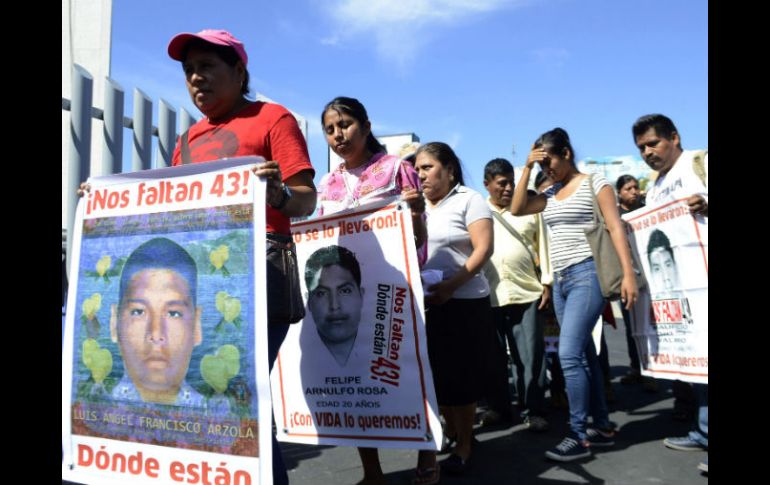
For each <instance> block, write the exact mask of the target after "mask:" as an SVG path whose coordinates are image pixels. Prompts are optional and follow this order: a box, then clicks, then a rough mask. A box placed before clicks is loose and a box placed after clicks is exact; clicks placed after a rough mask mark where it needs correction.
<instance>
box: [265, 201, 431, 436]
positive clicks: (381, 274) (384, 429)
mask: <svg viewBox="0 0 770 485" xmlns="http://www.w3.org/2000/svg"><path fill="white" fill-rule="evenodd" d="M410 214H411V213H410V210H409V208H408V205H407V204H406V203H388V202H387V201H386V202H381V203H377V204H373V205H368V206H362V207H359V208H357V209H356V210H352V211H346V212H344V213H337V214H333V215H328V216H325V217H321V218H317V219H313V220H309V221H306V222H301V223H297V224H294V225H293V226H292V232H293V236H294V241H295V243H296V244H297V258H298V261H299V270H300V280H301V283H300V284H301V286H302V293H303V296H304V298H305V302H306V315H305V318H304V319H303V320H302V322H300V323H299V324H296V325H292V326H291V329H290V330H289V334H288V335H287V337H286V340H285V341H284V344H283V346H282V347H281V351H280V353H279V355H278V359H277V361H276V364H275V366H274V368H273V373H272V376H271V379H272V381H271V384H272V389H273V398H274V402H273V407H274V412H275V421H276V425H277V428H278V439H279V440H280V441H289V442H296V443H311V444H331V445H347V446H366V447H378V448H385V447H389V448H413V449H438V447H439V444H440V443H441V440H442V432H441V425H440V423H439V420H438V412H437V411H438V407H437V406H436V397H435V392H434V389H433V378H432V374H431V371H430V364H429V361H428V354H427V347H426V337H425V322H424V304H423V289H422V284H421V281H420V273H419V267H418V263H417V255H416V251H415V248H414V238H413V233H412V221H411V215H410Z"/></svg>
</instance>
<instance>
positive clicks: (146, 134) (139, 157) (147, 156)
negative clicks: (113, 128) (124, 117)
mask: <svg viewBox="0 0 770 485" xmlns="http://www.w3.org/2000/svg"><path fill="white" fill-rule="evenodd" d="M133 124H134V149H133V157H132V159H131V171H132V172H138V171H139V170H147V169H149V168H151V163H152V99H150V97H149V96H147V95H146V94H144V93H143V92H142V91H141V90H140V89H139V88H134V123H133Z"/></svg>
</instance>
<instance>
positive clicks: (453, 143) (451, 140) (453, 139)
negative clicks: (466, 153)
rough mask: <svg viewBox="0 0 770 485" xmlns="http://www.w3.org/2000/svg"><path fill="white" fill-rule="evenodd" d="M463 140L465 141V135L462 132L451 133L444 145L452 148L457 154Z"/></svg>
mask: <svg viewBox="0 0 770 485" xmlns="http://www.w3.org/2000/svg"><path fill="white" fill-rule="evenodd" d="M462 139H463V135H462V134H461V133H460V132H457V131H455V132H453V133H450V134H449V136H447V138H446V141H445V142H444V143H446V144H447V145H449V146H450V147H452V150H454V151H455V152H456V151H457V147H459V146H460V141H462Z"/></svg>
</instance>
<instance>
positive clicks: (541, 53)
mask: <svg viewBox="0 0 770 485" xmlns="http://www.w3.org/2000/svg"><path fill="white" fill-rule="evenodd" d="M532 56H533V57H534V58H535V61H536V62H537V63H538V64H542V65H544V66H547V67H551V68H559V67H562V66H564V64H565V63H566V62H567V59H569V52H568V51H567V49H563V48H553V47H544V48H542V49H535V50H534V51H533V52H532Z"/></svg>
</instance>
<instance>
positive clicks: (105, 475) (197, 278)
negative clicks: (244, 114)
mask: <svg viewBox="0 0 770 485" xmlns="http://www.w3.org/2000/svg"><path fill="white" fill-rule="evenodd" d="M262 161H263V159H262V158H261V157H242V158H237V159H230V160H222V161H214V162H209V163H202V164H194V165H187V166H183V167H169V168H163V169H158V170H147V171H143V172H137V173H126V174H118V175H112V176H106V177H97V178H92V179H90V180H89V182H90V183H91V190H90V192H89V193H88V194H87V195H85V196H84V197H83V198H81V199H80V201H79V203H78V207H77V215H76V223H75V231H74V235H73V236H74V240H73V252H72V258H73V268H72V271H71V272H70V294H69V299H68V304H67V308H68V312H67V319H66V324H65V335H64V344H63V356H62V359H63V360H62V447H63V455H64V456H63V461H62V479H67V480H72V481H76V482H80V483H99V484H102V483H159V484H161V483H180V482H182V483H191V484H208V483H220V484H239V485H245V484H256V483H272V469H271V463H272V457H271V451H272V450H271V446H270V439H271V438H270V436H271V426H270V423H271V419H270V418H271V415H270V411H271V409H270V404H269V398H270V395H269V381H268V371H267V364H268V362H267V337H266V328H267V322H266V318H267V317H266V310H265V301H266V299H265V284H264V281H265V257H264V255H265V240H264V235H263V234H264V232H263V231H264V228H265V210H264V197H265V195H264V192H265V187H264V185H265V184H264V182H262V181H260V180H259V179H258V178H257V177H256V176H255V175H254V174H253V173H252V171H251V168H252V166H253V164H255V163H259V162H262ZM261 423H267V425H260V424H261ZM260 445H261V446H260Z"/></svg>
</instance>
